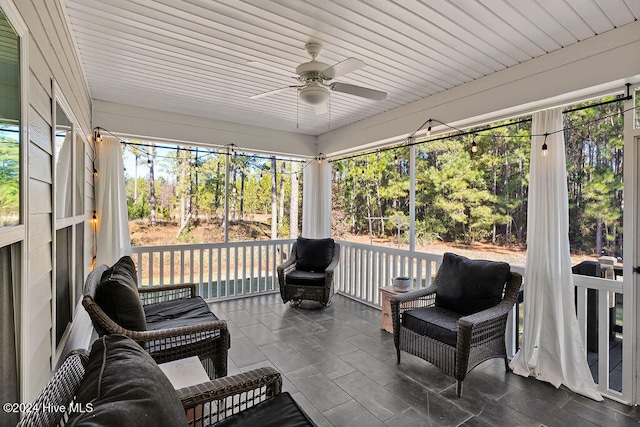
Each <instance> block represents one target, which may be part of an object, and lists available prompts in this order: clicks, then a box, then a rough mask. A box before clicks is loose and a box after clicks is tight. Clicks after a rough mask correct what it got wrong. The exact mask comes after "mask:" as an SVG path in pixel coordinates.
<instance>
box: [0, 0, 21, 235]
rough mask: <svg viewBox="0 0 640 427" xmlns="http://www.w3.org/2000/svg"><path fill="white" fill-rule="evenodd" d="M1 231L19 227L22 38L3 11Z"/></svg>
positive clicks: (0, 60)
mask: <svg viewBox="0 0 640 427" xmlns="http://www.w3.org/2000/svg"><path fill="white" fill-rule="evenodd" d="M0 45H1V46H2V48H1V50H2V55H0V228H2V227H7V226H12V225H18V224H20V49H19V37H18V35H17V34H16V33H15V31H14V30H13V27H12V26H11V24H10V23H9V21H8V20H7V18H6V17H5V15H4V14H3V13H2V11H1V10H0Z"/></svg>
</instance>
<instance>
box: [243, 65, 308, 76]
mask: <svg viewBox="0 0 640 427" xmlns="http://www.w3.org/2000/svg"><path fill="white" fill-rule="evenodd" d="M246 65H249V66H251V67H254V68H259V69H261V70H264V71H269V72H272V73H276V74H280V75H283V76H288V77H293V78H294V79H297V78H298V75H297V74H296V73H293V72H291V71H287V70H283V69H282V68H278V67H274V66H273V65H269V64H265V63H262V62H258V61H247V62H246Z"/></svg>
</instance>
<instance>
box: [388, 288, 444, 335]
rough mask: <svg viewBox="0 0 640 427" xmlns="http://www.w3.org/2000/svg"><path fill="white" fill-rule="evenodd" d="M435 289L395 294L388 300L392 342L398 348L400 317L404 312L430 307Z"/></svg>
mask: <svg viewBox="0 0 640 427" xmlns="http://www.w3.org/2000/svg"><path fill="white" fill-rule="evenodd" d="M436 288H437V286H435V285H433V284H432V285H431V286H429V287H428V288H424V289H418V290H417V291H412V292H407V293H404V294H397V295H394V296H392V297H391V298H390V300H389V302H390V305H391V322H392V324H393V341H394V343H395V345H396V348H398V345H399V343H400V326H401V325H402V316H403V314H404V312H405V311H407V310H413V309H416V308H421V307H431V306H433V305H435V302H436Z"/></svg>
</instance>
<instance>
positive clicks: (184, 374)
mask: <svg viewBox="0 0 640 427" xmlns="http://www.w3.org/2000/svg"><path fill="white" fill-rule="evenodd" d="M158 366H159V367H160V369H161V370H162V372H164V374H165V375H166V376H167V378H169V381H170V382H171V384H172V385H173V388H175V389H176V390H178V389H181V388H183V387H189V386H192V385H196V384H201V383H204V382H207V381H209V376H208V375H207V372H206V371H205V370H204V367H203V366H202V362H200V359H198V357H197V356H192V357H187V358H186V359H179V360H174V361H171V362H165V363H161V364H159V365H158Z"/></svg>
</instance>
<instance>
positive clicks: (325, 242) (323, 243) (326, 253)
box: [296, 237, 334, 273]
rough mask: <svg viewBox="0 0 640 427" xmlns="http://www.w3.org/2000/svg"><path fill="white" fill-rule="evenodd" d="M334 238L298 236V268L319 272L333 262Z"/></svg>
mask: <svg viewBox="0 0 640 427" xmlns="http://www.w3.org/2000/svg"><path fill="white" fill-rule="evenodd" d="M333 245H334V242H333V239H331V238H327V239H305V238H304V237H298V240H297V244H296V252H297V255H296V269H297V270H303V271H314V272H317V273H321V272H324V270H325V269H326V268H327V267H328V266H329V264H331V260H332V259H333Z"/></svg>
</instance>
